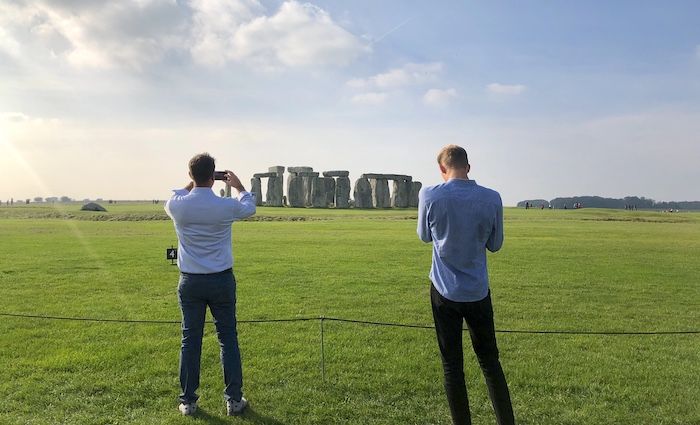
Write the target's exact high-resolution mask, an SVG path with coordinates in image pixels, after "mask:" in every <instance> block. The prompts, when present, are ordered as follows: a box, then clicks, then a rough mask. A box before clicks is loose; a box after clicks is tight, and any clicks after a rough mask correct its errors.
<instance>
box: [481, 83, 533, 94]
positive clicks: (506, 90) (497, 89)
mask: <svg viewBox="0 0 700 425" xmlns="http://www.w3.org/2000/svg"><path fill="white" fill-rule="evenodd" d="M526 89H527V87H526V86H524V85H522V84H500V83H491V84H489V85H488V86H486V91H488V92H489V93H494V94H503V95H511V96H513V95H519V94H522V93H523V92H524V91H525V90H526Z"/></svg>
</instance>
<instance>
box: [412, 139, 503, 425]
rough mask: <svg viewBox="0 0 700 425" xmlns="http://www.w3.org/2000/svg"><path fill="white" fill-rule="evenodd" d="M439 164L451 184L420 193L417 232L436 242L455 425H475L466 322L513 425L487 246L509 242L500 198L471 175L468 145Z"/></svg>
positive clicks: (440, 325) (495, 399) (435, 290)
mask: <svg viewBox="0 0 700 425" xmlns="http://www.w3.org/2000/svg"><path fill="white" fill-rule="evenodd" d="M437 162H438V166H439V169H440V173H441V174H442V178H443V180H444V181H445V182H444V183H442V184H439V185H436V186H430V187H426V188H424V189H422V190H421V191H420V194H419V206H418V229H417V232H418V236H419V237H420V239H421V240H422V241H423V242H432V244H433V260H432V267H431V269H430V280H431V281H432V285H431V286H430V300H431V305H432V310H433V320H434V321H435V331H436V334H437V342H438V346H439V348H440V354H441V357H442V367H443V371H444V375H445V378H444V379H445V392H446V393H447V401H448V404H449V407H450V413H451V415H452V423H453V424H454V425H468V424H471V415H470V413H469V398H468V396H467V387H466V384H465V381H464V364H463V350H462V322H463V321H465V322H466V323H467V327H468V328H469V336H470V337H471V342H472V347H473V348H474V352H475V353H476V357H477V359H478V361H479V366H480V367H481V370H482V372H483V374H484V378H485V381H486V386H487V387H488V393H489V398H490V399H491V404H492V405H493V409H494V412H495V414H496V420H497V422H498V424H499V425H513V424H514V423H515V419H514V416H513V407H512V404H511V400H510V393H509V391H508V384H507V382H506V377H505V375H504V373H503V369H502V367H501V363H500V360H499V357H498V348H497V346H496V333H495V328H494V321H493V307H492V304H491V292H490V289H489V279H488V271H487V268H486V250H487V249H488V250H489V251H491V252H496V251H498V250H499V249H501V246H502V245H503V205H502V202H501V196H500V195H499V194H498V192H496V191H494V190H491V189H487V188H485V187H482V186H479V185H477V184H476V181H474V180H470V179H469V177H468V173H469V171H470V168H471V167H470V165H469V160H468V157H467V152H466V151H465V150H464V148H462V147H460V146H457V145H448V146H445V147H444V148H442V150H441V151H440V153H439V154H438V157H437Z"/></svg>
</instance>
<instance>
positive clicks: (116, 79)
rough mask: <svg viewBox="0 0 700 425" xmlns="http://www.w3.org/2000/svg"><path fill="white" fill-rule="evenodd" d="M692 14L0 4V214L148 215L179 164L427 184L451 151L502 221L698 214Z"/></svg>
mask: <svg viewBox="0 0 700 425" xmlns="http://www.w3.org/2000/svg"><path fill="white" fill-rule="evenodd" d="M699 16H700V2H697V1H674V0H670V1H664V2H659V1H627V0H618V1H615V2H610V1H586V2H582V1H567V0H561V1H535V0H532V1H515V0H514V1H488V2H486V1H481V2H476V1H436V2H425V1H407V0H401V1H394V0H384V1H380V2H379V1H376V0H353V1H346V2H340V1H325V0H319V1H314V2H312V3H303V2H298V1H265V0H260V1H258V0H230V1H221V0H189V1H187V0H177V1H174V0H123V1H119V2H114V1H98V0H34V1H30V0H27V1H23V0H15V1H10V0H0V199H2V200H5V199H8V198H10V197H14V198H15V199H25V198H34V197H36V196H40V197H48V196H64V195H65V196H69V197H71V198H74V199H84V198H90V199H95V198H104V199H110V198H111V199H165V198H167V197H168V196H169V194H170V189H172V188H176V187H183V186H184V185H185V184H186V183H187V182H188V177H187V162H188V160H189V158H190V157H192V156H193V155H194V154H196V153H199V152H209V153H211V154H212V155H213V156H214V157H215V158H216V159H217V168H219V169H230V170H233V171H234V172H236V173H238V174H239V176H240V177H241V179H242V180H243V181H244V183H247V182H249V179H250V177H251V176H252V174H253V173H256V172H265V171H267V169H268V167H270V166H275V165H284V166H312V167H314V169H315V170H316V171H325V170H349V171H350V173H351V179H352V180H353V181H354V180H355V179H356V178H358V177H359V176H360V174H362V173H396V174H409V175H412V176H413V177H414V180H418V181H421V182H422V183H423V184H424V185H432V184H437V183H440V182H441V179H440V175H439V172H438V169H437V164H436V160H435V158H436V155H437V152H438V151H439V149H440V148H441V147H442V146H444V145H446V144H452V143H454V144H459V145H461V146H463V147H465V148H466V149H467V152H468V154H469V159H470V163H471V166H472V171H471V173H470V178H472V179H475V180H476V181H477V182H478V183H479V184H481V185H484V186H488V187H491V188H493V189H495V190H497V191H499V192H500V193H501V196H502V198H503V201H504V204H505V205H515V203H516V202H518V201H520V200H523V199H534V198H544V199H551V198H554V197H556V196H575V195H599V196H609V197H624V196H627V195H638V196H646V197H648V198H653V199H656V200H677V201H682V200H700V184H698V182H700V25H698V17H699ZM263 186H265V185H263ZM217 188H218V187H217Z"/></svg>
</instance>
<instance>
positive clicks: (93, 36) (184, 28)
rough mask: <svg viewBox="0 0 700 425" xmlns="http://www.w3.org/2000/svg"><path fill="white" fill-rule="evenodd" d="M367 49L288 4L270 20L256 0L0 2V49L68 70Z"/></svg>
mask: <svg viewBox="0 0 700 425" xmlns="http://www.w3.org/2000/svg"><path fill="white" fill-rule="evenodd" d="M369 50H370V48H369V46H368V44H366V43H363V42H361V41H360V39H359V38H357V37H356V36H354V35H353V34H351V33H350V32H348V31H347V30H345V29H344V28H342V27H341V26H339V25H338V24H337V23H336V22H334V21H333V19H332V18H331V16H330V15H329V14H328V12H326V11H325V10H323V9H320V8H318V7H316V6H313V5H311V4H300V3H298V2H297V1H295V0H289V1H286V2H284V3H283V4H282V5H281V6H280V8H279V10H277V11H276V12H275V13H274V14H272V15H271V16H267V15H265V9H264V7H263V6H262V5H261V3H260V2H259V1H258V0H191V1H190V2H188V3H185V2H179V1H174V0H121V1H118V2H112V1H103V2H98V1H75V0H71V1H62V2H57V1H51V2H48V1H42V0H36V1H30V2H27V3H9V4H7V3H0V52H4V53H5V54H7V55H9V56H11V57H20V56H23V58H22V59H26V60H33V61H37V60H42V59H43V60H51V59H52V58H59V59H62V60H64V61H66V62H67V63H69V64H70V65H72V66H74V67H76V68H103V69H104V68H130V69H136V70H140V69H142V68H143V67H145V66H147V65H150V64H154V63H158V62H160V61H162V60H164V59H165V58H166V57H167V56H168V55H169V54H170V53H174V54H175V55H181V56H184V55H191V57H192V59H194V60H195V61H196V62H198V63H202V64H206V65H225V64H226V63H229V62H234V61H235V62H241V63H248V64H253V65H257V66H263V67H266V68H275V67H296V66H316V65H318V66H324V65H339V66H342V65H346V64H348V63H349V62H351V61H352V60H354V59H355V58H356V57H357V56H359V55H361V54H362V53H365V52H368V51H369Z"/></svg>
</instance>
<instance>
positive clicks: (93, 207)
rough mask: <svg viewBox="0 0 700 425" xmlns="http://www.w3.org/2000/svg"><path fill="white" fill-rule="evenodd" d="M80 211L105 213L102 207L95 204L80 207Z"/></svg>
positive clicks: (90, 203)
mask: <svg viewBox="0 0 700 425" xmlns="http://www.w3.org/2000/svg"><path fill="white" fill-rule="evenodd" d="M80 210H81V211H107V210H106V209H105V208H104V207H103V206H102V205H100V204H97V203H95V202H88V203H87V204H85V205H83V206H82V207H80Z"/></svg>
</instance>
